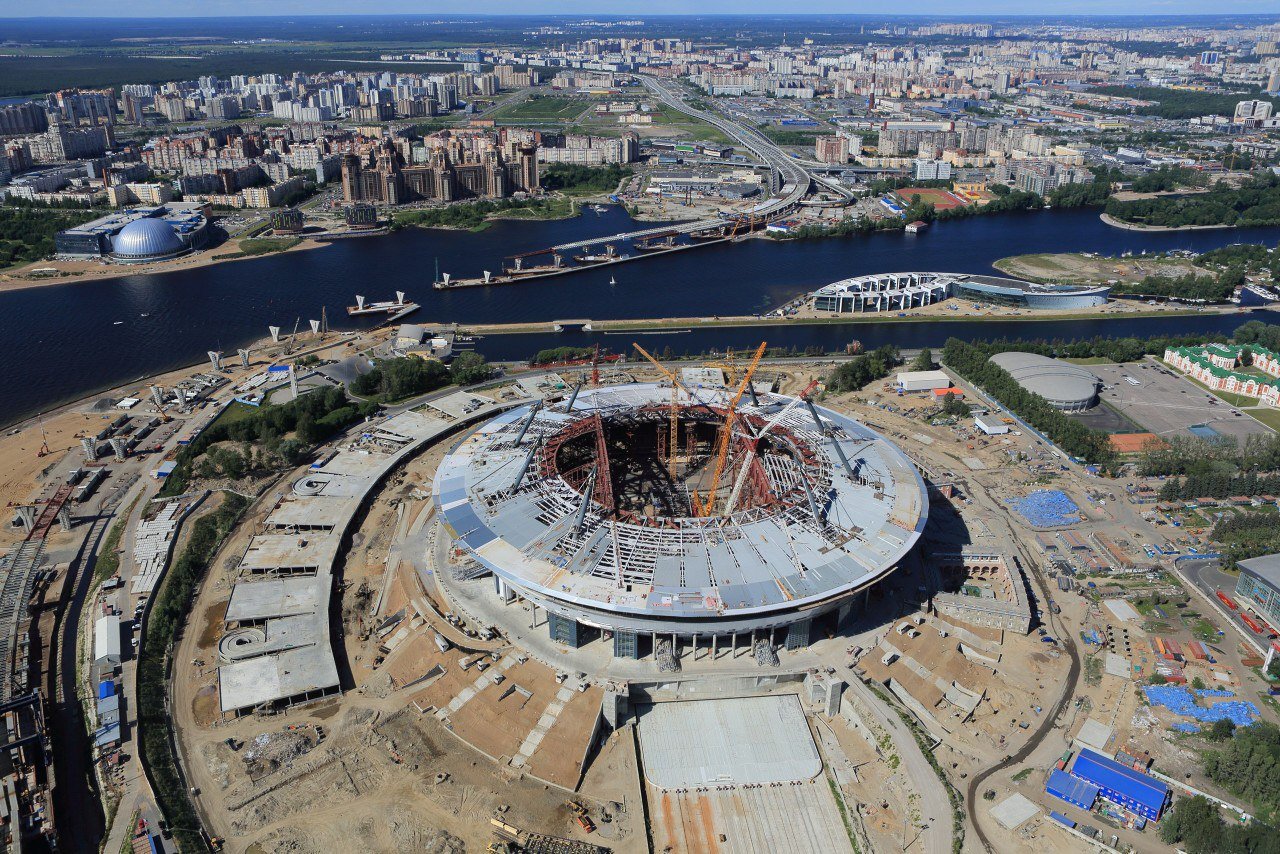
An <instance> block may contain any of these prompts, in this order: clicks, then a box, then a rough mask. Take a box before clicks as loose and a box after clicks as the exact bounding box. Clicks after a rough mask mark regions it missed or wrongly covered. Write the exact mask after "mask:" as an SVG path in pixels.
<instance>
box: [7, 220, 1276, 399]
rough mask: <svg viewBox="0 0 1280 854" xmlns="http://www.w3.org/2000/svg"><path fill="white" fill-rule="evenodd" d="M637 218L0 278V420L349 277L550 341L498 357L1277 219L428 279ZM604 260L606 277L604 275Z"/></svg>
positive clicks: (965, 328)
mask: <svg viewBox="0 0 1280 854" xmlns="http://www.w3.org/2000/svg"><path fill="white" fill-rule="evenodd" d="M644 227H645V226H644V225H639V224H637V223H636V222H635V220H633V219H632V218H631V217H630V216H628V215H627V212H626V211H625V210H623V209H622V208H620V207H617V206H612V207H610V208H608V209H607V210H604V211H601V212H599V213H597V212H595V211H593V210H588V211H586V212H584V213H582V214H581V215H579V216H578V217H576V218H574V219H566V220H554V221H537V220H519V221H513V220H504V221H498V222H494V223H493V224H492V225H491V226H490V227H489V228H487V229H486V230H485V231H484V232H482V233H478V234H476V233H469V232H465V231H448V232H445V231H440V230H437V229H422V228H405V229H401V230H399V231H397V232H395V233H393V234H387V235H385V236H382V237H379V238H377V239H368V238H364V239H359V240H355V239H351V240H336V241H333V242H332V243H330V244H329V247H328V248H327V249H326V250H325V251H324V252H309V251H308V252H304V251H299V250H298V249H293V250H291V251H289V252H285V253H280V254H274V255H264V256H260V257H256V258H252V259H239V260H243V261H245V262H246V263H244V264H239V263H237V264H235V265H232V266H225V265H221V264H212V265H206V266H194V265H192V266H184V267H181V268H179V269H177V270H173V271H170V272H153V271H152V270H143V269H141V268H135V267H113V268H111V269H110V270H109V272H110V273H113V274H114V277H113V278H109V279H101V280H94V281H83V280H82V279H80V278H79V277H74V278H73V277H69V278H65V279H60V280H55V281H54V282H49V283H47V285H48V286H45V287H29V288H23V289H14V290H10V291H8V292H4V293H0V328H3V329H4V330H5V332H6V335H5V336H4V338H2V339H0V373H2V374H3V375H4V376H7V377H9V378H10V382H8V383H3V384H0V423H2V422H10V421H13V420H16V419H17V418H20V417H22V416H23V415H25V414H30V413H33V412H38V411H41V410H45V409H48V408H49V407H51V406H54V405H56V404H58V403H60V402H62V401H68V400H74V399H77V398H80V397H83V396H84V395H85V394H87V393H89V391H91V390H93V389H101V388H112V387H115V386H118V385H120V384H121V383H124V382H128V381H130V380H132V379H134V378H136V377H145V376H151V375H154V374H158V373H163V372H165V371H168V370H173V369H175V368H178V367H181V366H183V365H190V364H196V363H200V362H203V361H204V358H205V352H206V351H207V350H221V351H222V352H224V353H228V354H233V353H234V352H235V349H236V348H237V347H243V346H245V344H247V343H250V342H253V341H255V340H257V339H260V338H261V337H262V336H264V335H265V334H266V332H267V327H268V326H280V327H282V328H284V329H285V330H286V331H288V330H291V329H293V327H294V324H295V323H300V324H301V328H302V329H306V328H307V321H308V320H311V319H316V320H318V319H320V317H321V315H322V313H324V312H326V311H327V317H328V320H329V323H330V325H331V326H333V327H334V328H335V329H349V330H361V329H365V328H367V327H369V326H372V325H374V324H375V323H377V322H379V321H381V320H384V319H385V318H382V317H368V318H365V317H349V316H348V315H347V314H346V306H348V305H351V304H352V303H353V301H354V296H355V295H356V294H364V295H365V296H366V297H367V298H368V299H369V300H383V299H391V298H392V297H393V295H394V294H395V292H396V291H398V290H399V291H404V292H405V294H406V296H407V298H408V299H410V300H412V301H413V302H415V303H418V304H419V305H420V306H421V308H420V309H419V310H418V312H417V313H416V314H415V315H413V316H410V317H409V318H407V321H408V322H421V323H424V324H459V325H461V326H472V325H490V324H496V325H507V324H513V325H521V326H525V327H527V328H529V329H531V330H541V331H540V332H536V333H535V334H533V335H531V336H528V338H529V339H533V338H538V339H547V340H550V341H552V342H554V343H551V344H544V343H542V341H533V340H526V339H525V338H521V336H519V335H494V336H493V337H492V338H490V339H488V340H487V341H483V342H481V348H480V349H481V352H483V353H484V354H485V355H486V356H488V357H490V358H494V359H496V358H507V354H508V353H509V354H510V358H513V359H518V358H528V357H529V356H530V355H531V354H532V352H536V350H537V349H541V348H542V347H543V346H555V345H556V344H571V343H574V342H572V341H570V340H568V339H569V338H572V337H573V336H571V335H565V336H558V335H556V333H551V332H549V331H548V330H549V325H548V324H549V323H550V322H551V321H553V320H555V319H558V318H588V317H589V318H592V319H593V320H595V321H598V322H603V321H606V320H607V321H621V322H629V323H633V324H634V323H643V322H644V321H646V320H648V319H652V318H691V319H697V320H698V321H699V323H701V322H702V321H703V319H710V320H711V321H712V323H715V322H716V319H717V318H718V319H721V320H723V319H725V318H747V319H749V320H751V321H752V322H754V318H755V317H758V316H765V315H768V314H770V313H772V312H776V311H777V310H778V309H779V308H781V307H782V306H785V305H787V304H789V303H791V302H792V301H793V300H795V299H796V298H797V297H799V296H801V295H804V294H808V293H812V292H813V291H814V290H816V289H818V288H820V287H822V286H823V285H826V284H829V283H831V282H833V281H837V280H840V279H845V278H850V277H854V276H862V275H871V274H879V273H885V272H894V271H906V270H948V271H951V272H955V273H968V274H974V275H991V274H992V273H993V268H992V266H991V265H992V263H993V262H995V261H998V260H999V259H1001V258H1005V257H1007V256H1008V255H1009V254H1010V252H1012V251H1019V252H1025V253H1046V254H1051V253H1059V252H1093V253H1097V254H1099V255H1108V256H1119V255H1122V254H1125V253H1131V254H1138V253H1140V252H1142V251H1146V252H1149V253H1167V252H1169V251H1171V250H1186V251H1190V252H1196V253H1201V252H1207V251H1209V250H1212V249H1217V248H1220V247H1222V246H1225V245H1227V244H1229V243H1232V242H1236V241H1241V242H1247V243H1265V244H1266V245H1269V246H1270V245H1274V244H1275V243H1276V241H1277V240H1280V229H1278V228H1242V229H1236V230H1233V231H1205V232H1181V233H1161V234H1147V233H1138V232H1131V231H1124V230H1120V229H1114V228H1111V227H1109V226H1107V225H1106V224H1105V223H1103V222H1101V221H1100V220H1099V219H1098V214H1097V211H1096V210H1069V209H1064V210H1057V209H1055V210H1053V211H1033V212H1026V213H1011V214H1002V215H997V216H989V217H969V218H965V219H961V220H954V221H945V222H938V223H935V224H934V226H933V227H932V228H930V229H929V230H928V231H926V232H922V233H921V234H918V235H911V234H905V233H903V232H901V231H895V232H877V233H874V234H868V235H857V236H850V237H843V238H832V239H829V240H819V241H773V240H744V241H742V242H739V243H731V244H730V243H725V244H717V245H715V246H706V247H703V248H700V249H698V251H696V252H677V253H673V254H669V255H662V256H657V257H644V258H639V259H636V260H634V261H630V262H628V263H626V264H624V265H619V266H617V267H616V268H604V269H587V270H583V271H581V272H578V273H574V274H573V275H568V276H563V277H557V278H552V279H546V280H542V281H539V282H537V283H533V282H530V283H526V284H517V285H503V286H501V287H475V288H459V289H455V290H435V289H434V288H432V286H431V285H432V280H433V276H434V270H435V269H439V270H440V271H441V272H442V273H444V272H448V273H451V274H452V275H453V276H455V277H458V278H464V277H479V276H480V275H481V274H482V272H483V271H484V270H486V269H489V270H497V269H500V268H499V267H498V266H497V265H499V264H501V263H502V259H504V258H506V257H510V256H512V255H516V254H521V253H526V252H537V251H543V250H545V249H546V248H547V247H550V246H556V245H560V244H564V243H574V242H577V241H582V240H586V239H590V238H600V237H606V236H609V235H613V234H618V233H620V232H626V231H634V230H636V229H639V228H644ZM228 248H229V247H228ZM224 251H225V250H224ZM214 254H218V253H217V252H215V253H214ZM248 262H252V263H248ZM614 277H616V280H617V281H616V283H614V284H611V283H610V279H611V278H614ZM1138 308H1140V309H1143V310H1145V307H1144V306H1139V307H1138ZM948 314H949V315H950V314H952V313H951V312H948ZM904 319H906V318H904ZM925 319H926V320H929V319H933V318H925ZM995 320H996V318H995V317H991V316H979V317H972V318H952V320H951V321H950V322H947V323H936V324H930V323H928V322H908V323H902V322H900V321H899V322H893V321H891V322H887V323H885V322H870V321H867V318H864V317H858V316H846V317H844V318H840V319H839V320H836V319H832V320H831V321H829V322H825V323H821V324H793V325H784V326H772V327H770V328H771V329H773V330H776V331H772V332H770V333H769V335H770V337H771V338H774V337H776V338H778V339H779V342H778V343H781V341H782V340H783V339H785V340H786V341H787V342H788V346H790V345H791V344H794V345H795V346H797V347H799V348H801V349H804V347H806V346H815V347H816V346H822V347H824V348H825V349H828V350H831V351H833V352H843V351H844V347H845V345H847V344H848V342H849V340H850V339H852V338H857V339H859V340H861V341H863V342H864V343H868V344H869V342H871V341H872V340H882V339H883V340H885V341H890V342H891V341H897V342H898V343H900V344H901V345H902V346H910V345H915V344H918V343H920V342H929V341H933V340H935V339H937V341H938V343H941V341H944V340H945V339H946V337H947V336H949V335H962V336H975V337H982V336H983V335H984V334H989V330H990V328H991V326H992V325H993V322H994V321H995ZM1021 320H1026V321H1028V322H1027V323H1026V325H1025V326H1022V327H1021V328H1022V329H1024V330H1026V333H1025V334H1028V335H1033V336H1036V337H1046V338H1068V337H1091V336H1092V335H1094V334H1111V335H1128V334H1136V333H1135V332H1133V331H1132V330H1143V331H1145V330H1146V329H1149V328H1152V327H1158V326H1159V325H1160V324H1176V325H1178V328H1180V329H1185V330H1186V331H1192V330H1193V329H1199V328H1209V327H1210V326H1212V325H1214V324H1223V325H1224V326H1232V327H1233V326H1235V325H1239V318H1238V317H1236V316H1234V315H1232V316H1225V317H1224V316H1219V315H1208V314H1205V315H1194V316H1179V315H1173V314H1163V315H1161V316H1158V317H1148V318H1137V317H1133V316H1130V315H1126V314H1117V315H1109V316H1102V317H1081V318H1072V317H1064V316H1058V317H1056V318H1046V319H1044V320H1035V321H1031V319H1030V318H1029V317H1026V316H1023V317H1017V316H1013V317H1009V318H1008V319H1007V322H1005V321H1004V320H1001V322H1000V323H999V329H1000V330H1001V331H1000V333H999V334H1003V335H1009V336H1013V335H1016V334H1018V330H1019V323H1018V321H1021ZM1055 320H1057V321H1059V322H1054V321H1055ZM864 321H867V322H864ZM984 326H985V327H986V329H987V330H988V332H987V333H983V331H982V330H983V327H984ZM691 328H692V329H693V330H694V332H693V334H691V335H671V334H669V333H665V332H662V333H660V334H655V335H653V341H655V342H660V343H658V344H657V346H658V347H659V348H660V349H661V348H662V347H664V346H665V342H671V343H674V342H676V341H680V342H688V343H687V345H686V344H685V343H681V347H682V348H683V347H685V346H688V347H689V348H690V349H691V350H695V351H699V352H700V351H701V350H703V349H708V348H722V347H724V346H733V347H738V346H741V344H740V343H739V342H740V340H741V341H745V342H746V343H750V342H749V339H750V338H751V337H756V338H757V340H756V341H755V343H756V344H759V336H760V334H761V330H759V329H756V328H753V327H750V326H748V327H737V328H735V327H730V326H723V327H716V326H708V327H699V326H692V327H691ZM1102 330H1107V331H1106V332H1103V331H1102ZM625 334H631V333H629V332H626V333H625ZM1145 334H1152V333H1150V332H1146V333H1145ZM694 339H697V341H696V344H695V340H694ZM596 340H600V341H606V342H608V343H609V344H611V345H612V344H615V343H616V342H617V340H618V338H617V336H616V335H613V334H610V335H601V336H600V337H599V338H598V339H596ZM499 342H504V343H502V345H501V346H499ZM628 343H629V342H628ZM770 343H771V345H772V344H773V343H775V342H773V341H772V340H771V342H770ZM15 378H20V381H18V380H17V379H15Z"/></svg>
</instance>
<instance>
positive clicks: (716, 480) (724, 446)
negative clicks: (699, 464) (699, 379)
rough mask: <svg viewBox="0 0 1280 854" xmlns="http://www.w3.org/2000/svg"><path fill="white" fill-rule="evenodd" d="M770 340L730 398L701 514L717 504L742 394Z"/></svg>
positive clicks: (752, 359)
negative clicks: (717, 493)
mask: <svg viewBox="0 0 1280 854" xmlns="http://www.w3.org/2000/svg"><path fill="white" fill-rule="evenodd" d="M767 345H768V342H766V341H761V342H760V346H759V347H757V348H756V352H755V355H753V356H752V357H751V362H750V364H748V365H747V370H746V372H745V373H744V374H743V375H742V382H740V383H738V389H737V391H736V392H734V395H733V397H732V398H731V399H730V400H729V409H728V411H727V412H726V413H725V416H724V423H723V424H721V425H720V435H718V436H717V437H716V467H715V468H714V469H713V470H712V472H711V486H710V488H709V489H708V490H707V499H706V502H705V503H704V504H703V505H702V507H700V508H697V510H698V511H699V512H698V515H699V516H710V515H711V512H712V511H713V510H714V509H715V506H716V491H717V490H718V489H719V488H720V478H721V477H722V476H723V475H724V466H725V463H726V462H727V461H728V459H729V445H730V444H732V439H733V425H734V422H735V421H736V420H737V407H738V401H740V400H742V395H743V394H744V393H745V392H746V390H747V386H748V385H750V383H751V377H752V375H754V374H755V372H756V367H757V366H758V365H759V364H760V359H761V357H763V356H764V351H765V348H766V346H767Z"/></svg>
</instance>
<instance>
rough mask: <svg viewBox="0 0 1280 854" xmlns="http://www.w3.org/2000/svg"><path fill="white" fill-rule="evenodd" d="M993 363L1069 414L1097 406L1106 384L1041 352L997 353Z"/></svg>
mask: <svg viewBox="0 0 1280 854" xmlns="http://www.w3.org/2000/svg"><path fill="white" fill-rule="evenodd" d="M991 361H992V362H994V363H995V364H997V365H999V366H1000V367H1002V368H1004V369H1005V370H1006V371H1008V372H1009V373H1010V374H1011V375H1012V376H1013V378H1014V379H1015V380H1017V381H1018V385H1020V386H1022V387H1023V388H1025V389H1026V390H1027V391H1030V392H1034V393H1035V394H1038V395H1040V396H1041V397H1043V398H1044V399H1045V400H1047V401H1049V402H1050V403H1052V404H1053V405H1054V406H1056V407H1057V408H1058V409H1061V410H1063V411H1065V412H1080V411H1081V410H1085V409H1089V408H1091V407H1093V406H1095V405H1096V404H1097V402H1098V389H1099V388H1100V387H1101V386H1102V381H1101V380H1099V379H1098V378H1097V377H1096V376H1094V375H1093V374H1092V373H1091V372H1090V371H1089V370H1088V369H1087V368H1082V367H1080V366H1079V365H1073V364H1071V363H1070V362H1064V361H1061V360H1060V359H1051V358H1049V357H1048V356H1041V355H1040V354H1039V353H1020V352H1016V351H1011V352H1008V353H997V354H995V355H994V356H992V357H991Z"/></svg>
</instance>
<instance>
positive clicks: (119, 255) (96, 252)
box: [54, 202, 209, 264]
mask: <svg viewBox="0 0 1280 854" xmlns="http://www.w3.org/2000/svg"><path fill="white" fill-rule="evenodd" d="M208 242H209V210H208V208H207V206H205V205H200V204H194V203H183V202H169V203H167V204H164V205H160V206H156V207H143V208H133V209H131V210H128V211H122V212H120V213H114V214H110V215H108V216H105V217H102V218H101V219H96V220H94V221H93V222H87V223H85V224H83V225H78V226H75V227H74V228H69V229H66V230H65V231H60V232H58V234H57V236H56V237H55V238H54V244H55V246H56V248H57V254H58V257H60V258H105V259H107V260H109V261H113V262H115V263H117V264H146V263H149V262H152V261H164V260H167V259H169V258H177V257H178V256H180V255H185V254H187V253H188V252H194V251H195V250H197V249H202V248H203V247H204V246H205V245H206V244H207V243H208Z"/></svg>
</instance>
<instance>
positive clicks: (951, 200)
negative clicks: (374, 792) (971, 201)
mask: <svg viewBox="0 0 1280 854" xmlns="http://www.w3.org/2000/svg"><path fill="white" fill-rule="evenodd" d="M896 192H897V195H898V198H900V199H902V204H903V205H904V206H905V205H909V204H911V197H912V196H919V197H920V201H922V202H925V203H927V204H931V205H933V207H934V209H935V210H940V211H945V210H950V209H951V208H962V207H964V206H965V204H966V202H965V201H964V199H962V198H960V197H959V196H957V195H955V194H954V193H952V192H951V191H950V190H943V189H941V188H938V187H903V188H902V189H901V190H897V191H896Z"/></svg>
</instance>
